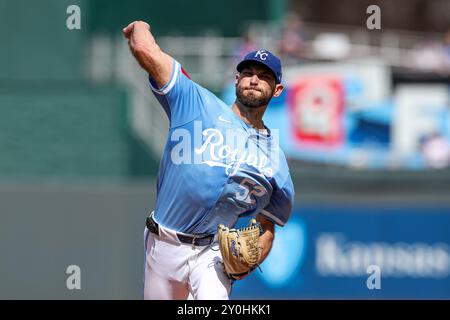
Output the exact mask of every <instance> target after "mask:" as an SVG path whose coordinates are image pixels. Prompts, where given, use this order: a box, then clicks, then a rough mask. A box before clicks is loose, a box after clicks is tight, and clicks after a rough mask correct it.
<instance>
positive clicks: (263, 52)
mask: <svg viewBox="0 0 450 320" xmlns="http://www.w3.org/2000/svg"><path fill="white" fill-rule="evenodd" d="M268 55H269V54H268V53H267V52H266V50H258V51H257V52H256V54H255V58H258V56H259V59H261V60H264V61H265V60H266V59H267V56H268Z"/></svg>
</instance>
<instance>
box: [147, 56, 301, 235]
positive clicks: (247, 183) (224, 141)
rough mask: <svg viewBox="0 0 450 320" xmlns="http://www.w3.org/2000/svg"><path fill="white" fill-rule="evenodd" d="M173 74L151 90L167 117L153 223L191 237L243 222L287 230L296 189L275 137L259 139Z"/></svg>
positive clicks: (203, 91) (177, 71)
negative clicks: (260, 221)
mask: <svg viewBox="0 0 450 320" xmlns="http://www.w3.org/2000/svg"><path fill="white" fill-rule="evenodd" d="M173 63H174V67H173V71H172V75H171V78H170V80H169V82H168V83H167V84H166V85H165V86H164V87H163V88H160V89H157V86H156V85H155V83H154V82H153V81H152V79H150V86H151V88H152V90H153V92H154V94H155V96H156V98H157V99H158V101H159V102H160V103H161V105H162V107H163V108H164V110H165V112H166V113H167V116H168V117H169V122H170V128H169V134H168V137H167V141H166V146H165V149H164V153H163V156H162V159H161V163H160V167H159V173H158V180H157V198H156V207H155V210H154V212H155V213H154V217H155V220H156V221H157V222H158V223H160V224H161V225H162V226H164V227H166V228H169V229H172V230H175V231H178V232H183V233H189V234H212V233H216V231H217V230H216V229H217V225H218V224H223V225H225V226H229V227H232V226H234V225H235V224H236V222H237V220H238V218H239V217H242V216H256V215H257V214H258V213H259V214H262V215H264V216H265V217H266V218H268V219H269V220H271V221H273V222H274V223H276V224H278V225H280V226H283V225H284V224H285V223H286V222H287V221H288V219H289V217H290V215H291V210H292V204H293V196H294V187H293V184H292V180H291V177H290V174H289V168H288V166H287V162H286V158H285V156H284V154H283V152H282V151H281V149H280V148H279V145H278V142H277V138H278V135H277V134H276V132H275V130H274V131H272V132H271V131H270V130H267V132H266V133H262V132H260V131H258V130H255V129H254V128H252V127H251V126H249V125H247V124H246V123H245V122H244V121H242V120H241V119H240V118H239V117H238V116H237V115H236V114H235V113H234V112H233V111H232V110H231V108H230V106H228V105H226V104H225V103H224V102H223V101H221V100H220V99H219V98H217V97H216V96H215V95H214V94H213V93H211V92H210V91H208V90H206V89H205V88H203V87H201V86H199V85H198V84H196V83H195V82H193V81H192V80H191V79H189V78H188V77H187V76H186V75H185V74H184V73H183V70H182V68H181V66H180V64H179V63H178V62H177V61H176V60H173Z"/></svg>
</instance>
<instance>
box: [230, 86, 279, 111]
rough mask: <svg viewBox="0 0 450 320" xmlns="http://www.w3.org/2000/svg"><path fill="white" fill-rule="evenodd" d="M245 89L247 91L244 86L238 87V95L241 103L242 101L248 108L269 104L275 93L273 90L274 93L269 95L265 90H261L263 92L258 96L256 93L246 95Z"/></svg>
mask: <svg viewBox="0 0 450 320" xmlns="http://www.w3.org/2000/svg"><path fill="white" fill-rule="evenodd" d="M244 91H245V89H244V88H238V87H236V97H237V99H238V100H239V102H240V103H242V104H243V105H244V106H246V107H248V108H260V107H262V106H265V105H267V104H269V102H270V99H272V94H273V92H272V94H270V95H268V94H267V93H264V92H263V91H259V92H260V93H261V94H260V95H259V96H256V95H255V94H247V95H245V94H244Z"/></svg>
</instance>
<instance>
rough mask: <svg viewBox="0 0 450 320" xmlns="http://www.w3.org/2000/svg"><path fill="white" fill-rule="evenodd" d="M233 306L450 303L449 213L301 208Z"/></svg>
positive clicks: (237, 287) (239, 286)
mask: <svg viewBox="0 0 450 320" xmlns="http://www.w3.org/2000/svg"><path fill="white" fill-rule="evenodd" d="M261 270H262V272H260V271H255V272H254V273H252V274H251V275H250V276H248V277H247V278H246V279H244V280H242V281H237V282H235V283H234V285H233V292H232V298H233V299H303V298H306V299H450V208H449V207H442V208H441V207H435V206H433V207H432V206H431V205H423V206H415V207H408V206H407V205H404V206H402V205H389V206H380V205H377V204H373V205H368V204H360V205H354V204H347V205H342V204H335V205H334V204H328V205H323V204H308V205H306V204H304V205H301V206H299V207H297V208H296V210H295V211H294V214H293V216H292V218H291V220H290V221H289V223H288V224H287V225H286V226H285V227H284V228H278V227H277V231H276V236H275V241H274V244H273V248H272V252H271V254H270V255H269V257H268V258H267V259H266V261H264V263H263V264H262V266H261Z"/></svg>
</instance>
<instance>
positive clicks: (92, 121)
mask: <svg viewBox="0 0 450 320" xmlns="http://www.w3.org/2000/svg"><path fill="white" fill-rule="evenodd" d="M72 4H76V5H78V6H79V7H80V8H81V19H82V20H81V21H82V22H81V25H82V29H81V30H68V29H67V27H66V20H67V18H68V16H69V15H68V14H66V9H67V7H68V6H69V5H72ZM373 4H375V5H378V6H379V7H380V8H381V27H382V29H381V30H368V29H367V28H366V20H367V18H368V17H369V14H367V13H366V9H367V7H368V6H369V5H373ZM133 20H145V21H148V22H150V23H151V25H152V29H153V33H154V35H155V36H156V38H157V41H158V42H159V44H160V46H161V47H162V48H163V49H164V50H166V51H167V52H168V53H170V54H172V55H173V56H174V57H175V58H177V59H178V60H179V61H180V62H181V63H182V64H183V66H184V68H185V69H186V70H187V71H188V72H189V74H190V76H191V77H192V78H193V79H194V80H195V81H197V82H199V83H200V84H202V85H204V86H205V87H207V88H209V89H210V90H212V91H213V92H215V93H216V94H217V95H219V96H220V97H222V98H223V99H224V100H225V101H227V102H230V103H231V102H232V101H233V99H234V92H233V84H232V83H233V82H232V81H233V74H234V66H235V64H236V61H237V60H238V59H239V57H240V56H241V55H242V54H243V53H244V52H246V51H249V50H251V49H253V48H260V47H264V48H266V49H268V50H270V51H273V52H276V53H278V54H279V55H280V56H281V57H282V58H283V63H284V65H283V67H284V79H285V80H284V82H285V84H286V87H287V90H286V93H285V94H283V96H282V97H280V98H278V99H276V100H273V101H272V103H271V106H270V107H269V109H268V112H267V115H266V116H265V122H266V124H267V125H268V126H269V127H272V128H277V129H280V140H281V141H280V142H281V145H282V147H283V149H284V150H285V152H286V154H287V156H288V157H289V162H290V168H291V173H292V176H293V179H294V183H295V188H296V192H297V194H296V206H295V210H294V214H293V217H292V220H291V222H290V223H289V224H288V225H287V226H286V227H285V228H283V229H279V230H278V233H277V237H276V240H275V244H274V248H273V251H272V254H271V256H270V257H269V258H268V260H266V261H265V262H264V264H263V265H262V271H263V273H259V272H255V273H254V274H252V275H251V276H249V277H248V278H247V279H246V280H245V281H241V282H238V283H236V285H235V287H234V290H233V296H232V297H233V298H234V299H247V298H251V299H303V298H310V299H316V298H325V299H349V298H356V299H380V298H386V299H400V298H406V299H420V298H424V299H449V298H450V169H449V166H450V109H449V108H450V99H449V83H450V2H449V1H447V0H427V1H425V0H401V1H400V0H399V1H395V2H393V1H375V0H373V1H366V0H345V1H339V2H337V1H332V0H321V1H313V0H298V1H296V0H283V1H278V0H258V1H256V0H248V1H245V2H242V1H237V0H232V1H226V2H216V1H214V2H213V1H206V0H198V1H183V0H166V1H141V0H129V1H127V3H126V4H125V3H123V2H118V1H117V2H112V1H106V0H41V1H35V2H33V1H25V0H14V1H13V0H0V38H1V39H2V41H1V45H0V48H1V50H0V298H1V299H50V298H53V299H140V298H142V271H143V259H144V257H143V243H142V240H143V239H142V235H143V230H144V221H145V217H146V215H147V214H148V212H149V211H150V210H151V209H152V207H153V204H154V200H155V178H156V173H157V168H158V161H159V158H160V156H161V150H162V148H163V143H164V141H165V135H166V131H167V120H166V119H165V116H164V114H163V112H162V111H161V110H162V109H161V108H160V107H159V106H158V105H157V103H156V100H155V99H154V98H153V96H152V94H151V92H150V90H149V89H148V86H147V80H146V75H145V73H144V72H142V71H141V70H140V69H139V67H138V66H137V64H136V63H135V62H134V60H133V59H132V57H131V55H130V54H129V52H128V47H127V44H126V42H125V41H124V40H123V38H122V36H121V29H122V28H123V27H124V26H126V25H127V24H128V23H129V22H130V21H133ZM69 265H78V266H79V267H80V268H81V290H68V289H67V288H66V279H67V277H68V274H66V268H67V266H69ZM369 265H378V266H380V268H381V289H374V290H369V289H368V287H367V286H366V280H367V278H368V277H369V275H370V274H368V273H367V272H366V271H367V270H366V268H367V266H369Z"/></svg>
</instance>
